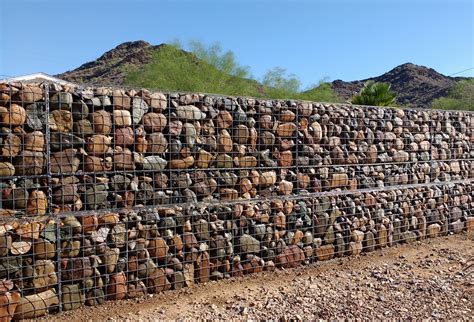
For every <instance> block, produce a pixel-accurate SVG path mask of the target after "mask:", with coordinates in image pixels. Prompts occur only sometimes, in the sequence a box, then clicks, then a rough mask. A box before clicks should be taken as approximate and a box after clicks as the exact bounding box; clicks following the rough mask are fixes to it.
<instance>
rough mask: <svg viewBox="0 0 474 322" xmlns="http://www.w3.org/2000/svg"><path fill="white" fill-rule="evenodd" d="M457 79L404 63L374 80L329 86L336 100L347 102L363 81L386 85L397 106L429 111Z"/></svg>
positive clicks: (459, 78) (333, 83) (336, 81)
mask: <svg viewBox="0 0 474 322" xmlns="http://www.w3.org/2000/svg"><path fill="white" fill-rule="evenodd" d="M461 79H463V78H462V77H449V76H445V75H443V74H440V73H438V72H437V71H435V70H434V69H432V68H428V67H424V66H419V65H415V64H412V63H406V64H403V65H400V66H397V67H395V68H394V69H392V70H390V71H389V72H387V73H385V74H383V75H380V76H377V77H372V78H368V79H363V80H357V81H353V82H344V81H342V80H335V81H333V82H332V84H331V85H332V88H333V90H334V91H335V92H336V93H337V94H338V95H339V96H340V97H342V98H344V99H348V98H350V97H351V96H352V95H353V93H356V92H359V90H360V89H361V88H362V87H363V86H364V83H365V82H366V81H369V80H372V81H375V82H387V83H390V84H391V85H392V90H394V91H395V92H396V93H397V102H398V103H399V104H400V105H403V106H414V107H430V105H431V102H432V101H433V100H434V99H436V98H438V97H442V96H446V95H447V93H448V91H449V89H450V88H451V87H452V86H453V85H454V84H455V83H456V82H457V81H458V80H461Z"/></svg>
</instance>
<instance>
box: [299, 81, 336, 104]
mask: <svg viewBox="0 0 474 322" xmlns="http://www.w3.org/2000/svg"><path fill="white" fill-rule="evenodd" d="M298 98H299V99H302V100H306V101H314V102H329V103H341V102H343V100H342V99H341V98H340V97H338V96H337V94H336V93H335V92H334V91H333V89H332V88H331V84H330V83H327V82H320V83H319V84H318V85H315V86H314V87H313V88H311V89H309V90H307V91H304V92H301V93H300V94H299V95H298Z"/></svg>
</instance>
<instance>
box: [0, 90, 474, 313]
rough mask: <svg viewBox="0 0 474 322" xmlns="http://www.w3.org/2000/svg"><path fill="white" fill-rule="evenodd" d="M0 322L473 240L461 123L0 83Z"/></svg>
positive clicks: (447, 117) (470, 135)
mask: <svg viewBox="0 0 474 322" xmlns="http://www.w3.org/2000/svg"><path fill="white" fill-rule="evenodd" d="M0 95H1V96H0V122H1V128H0V136H1V137H0V160H1V162H0V185H1V192H2V193H1V199H0V208H1V209H0V220H1V226H0V279H2V283H0V299H1V302H0V318H2V319H3V318H5V319H7V320H8V319H10V318H12V317H13V318H15V319H19V318H35V317H38V316H41V315H44V314H46V313H47V312H54V311H61V310H72V309H75V308H78V307H80V306H82V305H91V306H93V305H97V304H100V303H103V302H104V301H105V300H119V299H124V298H136V297H140V296H144V295H146V294H147V293H157V292H161V291H164V290H168V289H179V288H182V287H186V286H191V285H194V284H195V283H202V282H207V281H209V280H219V279H223V278H229V277H233V276H241V275H243V274H248V273H254V272H259V271H262V270H273V269H275V267H295V266H298V265H300V264H309V263H312V262H315V261H323V260H328V259H331V258H334V257H340V256H346V255H358V254H360V253H361V252H367V251H373V250H374V249H376V248H382V247H386V246H391V245H393V244H396V243H401V242H411V241H415V240H421V239H424V238H426V237H435V236H438V235H442V234H448V233H458V232H461V231H463V230H473V229H474V210H473V209H474V207H473V205H474V204H473V195H474V191H473V187H472V181H473V179H474V162H473V159H474V149H473V142H474V114H473V113H471V112H461V111H456V112H451V111H436V110H416V109H413V110H409V109H397V108H378V107H363V106H353V105H347V104H323V103H311V102H300V101H293V100H286V101H281V100H259V99H252V98H240V97H239V98H232V97H222V96H217V95H204V94H192V93H182V94H180V93H162V92H151V91H148V90H133V89H130V90H124V89H118V88H109V87H107V88H106V87H94V88H93V87H70V86H60V85H56V84H24V83H5V84H0Z"/></svg>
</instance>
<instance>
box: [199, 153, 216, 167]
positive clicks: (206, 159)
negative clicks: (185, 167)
mask: <svg viewBox="0 0 474 322" xmlns="http://www.w3.org/2000/svg"><path fill="white" fill-rule="evenodd" d="M212 159H213V156H212V154H211V153H209V152H207V151H206V150H204V149H200V150H199V151H198V153H197V158H196V167H198V168H203V169H207V168H209V164H210V162H211V161H212Z"/></svg>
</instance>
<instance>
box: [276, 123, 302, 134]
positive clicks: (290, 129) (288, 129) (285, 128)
mask: <svg viewBox="0 0 474 322" xmlns="http://www.w3.org/2000/svg"><path fill="white" fill-rule="evenodd" d="M296 129H297V126H296V124H295V123H282V124H280V125H278V127H277V131H276V132H277V134H278V136H280V137H291V136H293V134H294V133H295V131H296Z"/></svg>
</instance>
